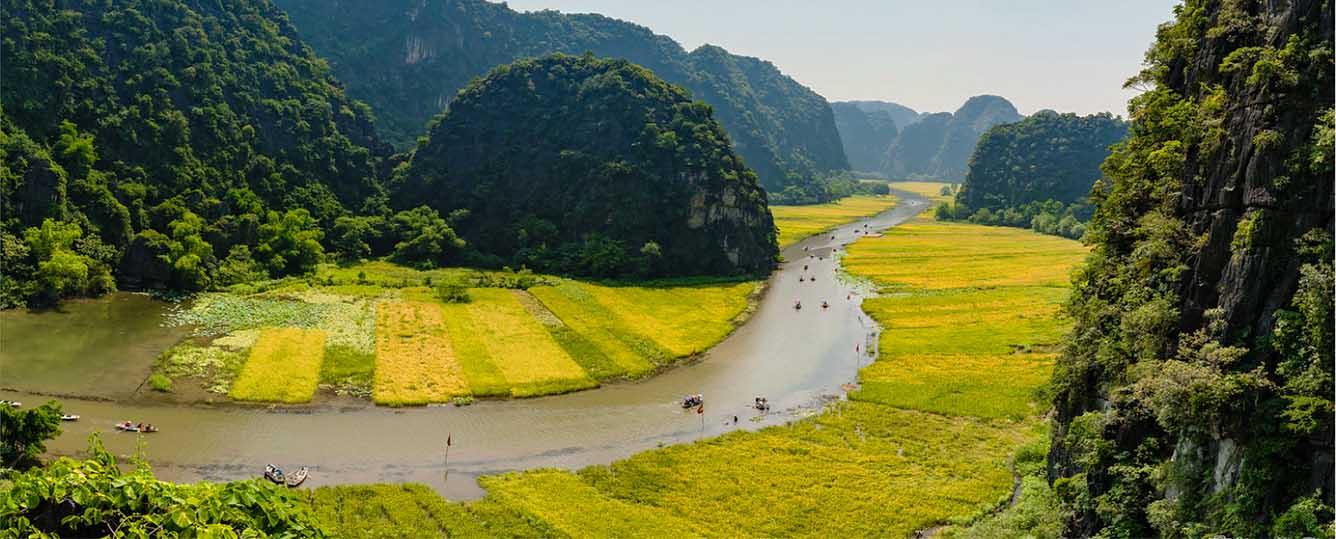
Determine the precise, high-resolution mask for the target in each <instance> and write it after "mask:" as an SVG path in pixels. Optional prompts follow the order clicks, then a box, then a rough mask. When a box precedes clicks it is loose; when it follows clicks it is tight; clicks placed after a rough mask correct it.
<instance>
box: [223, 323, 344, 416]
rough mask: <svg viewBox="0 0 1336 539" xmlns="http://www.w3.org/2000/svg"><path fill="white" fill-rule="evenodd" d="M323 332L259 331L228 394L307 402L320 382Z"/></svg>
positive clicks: (239, 398) (294, 330)
mask: <svg viewBox="0 0 1336 539" xmlns="http://www.w3.org/2000/svg"><path fill="white" fill-rule="evenodd" d="M324 356H325V333H324V332H323V331H320V330H311V329H302V328H273V329H266V330H264V331H262V332H260V336H259V339H257V340H256V341H255V344H254V345H253V346H251V349H250V356H249V357H247V358H246V364H245V365H244V366H242V368H241V374H239V375H238V376H237V379H236V381H235V382H233V384H232V390H231V392H230V393H229V395H230V396H231V397H232V398H233V399H236V400H244V401H262V402H286V403H298V402H309V401H310V400H311V397H313V396H315V389H316V386H317V384H318V383H319V382H320V366H321V362H322V361H323V360H324Z"/></svg>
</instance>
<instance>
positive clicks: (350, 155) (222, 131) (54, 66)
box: [0, 0, 389, 305]
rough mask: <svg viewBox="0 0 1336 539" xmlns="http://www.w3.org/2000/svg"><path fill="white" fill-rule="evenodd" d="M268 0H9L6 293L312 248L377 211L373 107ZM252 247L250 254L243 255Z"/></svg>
mask: <svg viewBox="0 0 1336 539" xmlns="http://www.w3.org/2000/svg"><path fill="white" fill-rule="evenodd" d="M285 21H286V18H285V17H284V15H283V13H282V12H281V11H279V10H278V9H277V8H275V7H274V6H273V5H271V4H270V3H268V2H267V1H264V0H227V1H223V2H217V1H214V2H205V1H199V0H172V1H160V0H152V1H150V0H142V1H141V0H126V1H120V2H91V3H86V2H78V3H66V2H50V1H42V0H16V1H13V2H6V3H5V4H4V6H3V16H0V24H3V29H2V35H3V49H2V51H0V53H2V54H0V55H2V56H3V58H4V62H5V65H4V76H3V77H0V100H2V101H3V103H4V109H3V123H2V124H0V152H3V154H2V155H0V199H2V201H3V205H4V208H5V211H4V212H3V219H4V221H3V248H4V253H3V267H2V268H0V270H2V273H3V275H4V277H5V278H4V280H3V289H2V290H0V292H2V294H0V295H2V296H3V297H0V300H3V301H2V302H3V303H4V304H5V305H13V304H17V303H23V302H25V301H28V300H30V299H47V300H50V299H55V298H58V297H60V296H64V295H70V294H79V293H90V292H91V293H96V292H99V291H103V290H106V289H113V288H114V286H115V283H114V282H113V280H112V273H113V271H115V272H116V273H118V277H119V278H120V279H121V280H122V281H123V282H128V283H131V284H136V285H137V284H143V285H152V286H157V285H170V286H175V287H179V288H186V289H194V288H202V287H205V286H208V285H209V284H210V283H213V282H215V279H220V278H222V274H224V273H229V272H230V274H232V275H234V276H235V275H236V274H238V273H240V274H242V275H284V274H289V273H295V272H300V271H303V270H304V269H305V268H307V267H309V266H310V265H311V264H314V263H315V262H316V261H318V260H319V258H320V256H321V246H320V244H319V242H318V240H319V238H320V236H321V230H320V228H319V227H318V226H317V225H318V224H323V225H329V224H330V223H331V222H332V220H333V219H334V218H336V217H337V216H339V215H342V214H345V213H347V212H349V211H357V210H361V209H363V208H364V207H367V206H375V205H376V204H377V203H378V201H379V203H380V204H382V205H383V201H384V197H383V190H382V188H381V186H380V185H379V183H378V182H377V181H376V177H377V172H376V171H377V167H378V166H379V163H380V161H381V159H382V157H383V156H384V155H386V154H387V153H388V151H389V148H388V146H385V145H383V144H382V143H380V142H379V141H378V140H377V138H376V135H375V133H374V130H373V128H372V124H371V115H370V111H369V109H367V108H366V107H365V106H364V105H362V104H360V103H357V102H355V101H352V100H351V99H349V98H347V97H346V96H345V95H344V93H343V91H342V90H341V89H340V87H339V85H338V83H336V82H335V81H334V79H332V78H331V77H330V75H329V73H328V72H327V68H326V66H325V63H324V62H323V61H321V60H320V59H318V58H316V57H315V55H314V54H313V53H312V52H311V50H310V49H309V48H307V47H306V46H305V45H303V44H302V42H301V41H300V40H299V39H298V38H297V36H296V32H295V31H294V30H293V29H292V27H291V26H289V25H288V24H287V23H286V22H285ZM252 248H253V250H252Z"/></svg>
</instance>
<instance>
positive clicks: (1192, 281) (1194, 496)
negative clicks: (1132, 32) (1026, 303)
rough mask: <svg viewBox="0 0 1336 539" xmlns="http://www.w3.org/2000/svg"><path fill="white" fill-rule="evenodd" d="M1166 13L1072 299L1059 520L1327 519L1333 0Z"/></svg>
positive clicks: (1251, 525)
mask: <svg viewBox="0 0 1336 539" xmlns="http://www.w3.org/2000/svg"><path fill="white" fill-rule="evenodd" d="M1175 15H1176V17H1175V20H1174V21H1173V22H1171V23H1168V24H1166V25H1164V26H1161V27H1160V29H1159V31H1158V33H1157V38H1156V40H1155V43H1154V44H1153V45H1152V46H1151V48H1150V50H1149V51H1148V52H1147V53H1146V61H1147V66H1146V68H1145V70H1144V71H1142V72H1141V73H1140V74H1139V75H1137V76H1136V77H1134V78H1133V79H1132V80H1131V81H1130V82H1129V85H1134V86H1135V87H1137V88H1138V89H1140V90H1141V91H1142V93H1141V94H1140V95H1138V96H1137V97H1135V98H1133V100H1132V104H1131V117H1132V127H1131V136H1130V138H1129V139H1128V140H1127V141H1126V142H1124V143H1122V144H1120V145H1118V146H1117V147H1115V149H1114V152H1113V155H1111V156H1110V157H1109V159H1108V160H1107V161H1105V163H1104V171H1105V173H1106V174H1107V175H1108V177H1109V181H1108V182H1106V183H1103V184H1102V185H1100V186H1099V187H1097V188H1096V189H1095V190H1094V192H1093V193H1092V197H1093V198H1094V202H1095V204H1096V208H1097V209H1096V211H1095V215H1094V219H1093V220H1092V221H1091V223H1090V229H1089V230H1088V232H1087V234H1086V237H1087V238H1088V239H1089V241H1090V242H1091V244H1092V246H1093V252H1092V254H1091V256H1090V258H1089V259H1088V260H1087V263H1086V265H1085V267H1084V268H1083V269H1082V270H1081V271H1080V272H1079V273H1078V274H1077V276H1076V278H1075V284H1076V287H1075V290H1074V293H1073V298H1072V300H1071V302H1070V304H1069V305H1068V307H1067V313H1068V314H1069V315H1070V316H1071V317H1072V318H1073V319H1074V321H1075V329H1074V331H1073V332H1072V336H1071V339H1070V341H1069V343H1068V345H1067V346H1066V347H1065V348H1064V350H1063V353H1062V355H1061V356H1060V357H1059V359H1058V368H1057V371H1056V376H1055V386H1056V395H1057V398H1056V401H1055V405H1056V408H1057V414H1056V420H1055V422H1054V426H1053V430H1052V432H1053V446H1052V448H1053V449H1052V452H1051V454H1050V458H1049V463H1050V466H1051V469H1050V477H1051V478H1053V479H1054V489H1055V491H1056V493H1057V495H1058V500H1059V502H1060V505H1061V507H1062V508H1063V509H1064V511H1065V514H1067V515H1069V516H1070V517H1071V518H1069V519H1068V522H1067V530H1066V533H1067V534H1069V535H1094V534H1099V535H1100V536H1104V537H1144V536H1155V535H1160V536H1165V537H1206V536H1235V537H1305V536H1307V537H1323V536H1326V537H1330V536H1331V533H1332V524H1331V523H1332V510H1331V506H1332V496H1333V476H1332V454H1333V442H1332V440H1333V425H1332V423H1333V413H1332V410H1333V404H1332V400H1331V399H1332V392H1333V388H1332V381H1333V372H1332V365H1333V356H1332V353H1333V340H1332V339H1333V337H1332V320H1333V305H1332V297H1333V292H1332V288H1333V270H1332V265H1331V261H1332V238H1333V230H1332V214H1333V204H1334V200H1336V197H1334V196H1333V192H1332V189H1333V183H1332V177H1333V153H1332V152H1333V145H1334V144H1333V137H1332V133H1333V127H1334V126H1333V120H1332V103H1333V85H1334V81H1333V75H1332V70H1333V67H1332V59H1331V56H1332V47H1333V18H1332V11H1331V5H1330V3H1328V2H1274V3H1267V2H1211V1H1201V0H1188V1H1187V2H1185V3H1184V4H1183V5H1181V6H1179V7H1177V8H1175Z"/></svg>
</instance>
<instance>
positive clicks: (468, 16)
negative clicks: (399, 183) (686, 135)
mask: <svg viewBox="0 0 1336 539" xmlns="http://www.w3.org/2000/svg"><path fill="white" fill-rule="evenodd" d="M276 3H277V4H278V5H279V6H280V7H282V8H283V9H284V10H286V11H287V12H288V16H289V18H290V20H291V21H292V23H293V24H294V25H295V26H296V27H297V30H298V33H299V34H301V37H302V39H303V40H305V41H306V42H308V43H310V45H311V46H312V47H313V48H314V49H315V51H316V52H317V53H318V54H320V55H321V56H322V57H324V58H326V59H328V60H329V63H330V65H331V67H332V68H333V72H334V74H335V75H336V76H337V77H338V78H339V79H340V80H342V81H344V82H345V83H346V84H347V92H348V94H349V95H350V96H352V97H354V98H357V99H360V100H363V101H365V102H366V103H368V104H369V105H370V106H371V109H372V111H373V112H374V113H375V115H376V121H377V127H378V129H379V131H380V133H381V134H382V135H383V136H384V137H385V138H386V139H387V140H388V141H389V142H391V143H393V144H395V145H396V146H397V147H399V148H400V149H405V148H408V147H410V146H411V145H412V144H413V142H414V141H415V140H416V139H417V138H418V137H420V136H422V135H424V134H425V133H426V131H427V124H428V122H429V121H430V120H431V119H432V118H434V117H435V116H437V115H439V114H440V113H441V112H442V111H443V110H444V109H445V107H446V105H447V104H448V103H449V102H450V101H451V100H452V99H454V97H455V93H456V92H458V91H459V89H460V88H462V87H463V86H464V85H465V84H467V83H468V82H469V80H471V79H473V78H475V77H478V76H481V75H483V74H485V73H487V71H488V70H490V69H491V68H493V67H495V66H497V65H501V64H506V63H509V62H511V61H513V60H515V59H518V58H524V57H532V56H541V55H544V54H548V53H552V52H564V53H567V54H576V55H579V54H583V53H585V52H592V53H593V54H595V55H597V56H606V57H613V58H624V59H627V60H630V61H631V62H634V63H636V64H639V65H641V66H644V67H646V68H649V69H650V70H651V71H653V72H654V73H655V74H656V75H658V76H659V77H660V78H662V79H663V80H665V81H667V82H670V83H672V84H676V85H678V86H682V87H684V88H686V89H687V90H689V91H690V92H691V94H692V97H694V98H695V99H700V100H702V101H704V102H705V103H707V104H709V105H711V106H712V107H713V108H714V113H715V117H716V118H717V119H718V120H719V122H720V123H721V124H722V125H723V126H724V127H725V129H726V130H727V131H728V135H729V138H730V139H731V141H732V143H733V146H734V148H735V149H736V150H737V153H738V154H739V155H741V157H742V158H743V161H744V162H745V163H746V164H747V166H749V167H751V168H752V169H753V170H755V171H756V173H757V175H758V176H759V177H760V179H761V183H762V185H764V186H765V187H766V189H768V190H771V191H779V190H782V189H783V188H784V187H786V186H788V185H793V184H802V183H805V182H812V181H815V180H814V177H815V176H817V175H820V174H823V173H825V172H827V171H834V170H842V169H846V168H848V166H849V163H848V160H847V159H846V158H845V153H844V148H843V146H842V145H841V143H840V135H839V131H838V130H837V129H836V127H835V120H834V116H833V114H832V112H831V109H830V105H829V103H828V102H827V101H826V100H825V98H823V97H821V96H820V95H818V94H817V93H816V92H813V91H812V90H810V89H808V88H807V87H805V86H803V85H801V84H799V83H798V82H796V81H794V80H793V79H791V78H789V77H788V76H785V75H784V74H783V73H781V72H780V71H779V69H778V68H776V67H775V66H774V65H773V64H771V63H770V62H766V61H764V60H760V59H757V58H751V57H746V56H738V55H734V54H730V53H729V52H728V51H725V50H724V49H721V48H719V47H715V46H710V45H706V46H702V47H700V48H698V49H696V50H694V51H691V52H687V51H686V50H685V49H683V48H682V46H681V45H679V44H678V43H677V42H676V41H673V40H672V39H670V38H668V37H666V36H663V35H658V34H655V33H654V32H652V31H651V30H650V29H648V28H645V27H643V26H638V25H635V24H632V23H629V22H625V21H620V20H617V19H612V18H608V17H604V16H602V15H592V14H591V15H586V14H578V15H571V14H563V13H558V12H555V11H542V12H533V13H520V12H517V11H515V10H512V9H510V8H509V7H507V6H506V5H505V4H494V3H490V2H485V1H482V0H388V1H381V2H364V1H357V2H350V1H345V0H277V2H276Z"/></svg>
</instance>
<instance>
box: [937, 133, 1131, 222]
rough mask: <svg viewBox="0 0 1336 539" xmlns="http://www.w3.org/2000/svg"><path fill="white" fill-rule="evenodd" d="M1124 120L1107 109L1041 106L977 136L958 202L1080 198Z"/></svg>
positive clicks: (974, 206)
mask: <svg viewBox="0 0 1336 539" xmlns="http://www.w3.org/2000/svg"><path fill="white" fill-rule="evenodd" d="M1126 136H1127V124H1126V123H1125V122H1123V121H1122V120H1121V119H1118V118H1115V117H1113V115H1111V114H1109V113H1102V114H1096V115H1091V116H1077V115H1075V114H1070V113H1068V114H1058V113H1056V112H1053V111H1041V112H1038V113H1035V114H1034V115H1032V116H1030V117H1028V118H1025V119H1024V120H1021V121H1019V122H1016V123H1010V124H1002V125H997V126H994V127H993V128H992V129H989V130H988V131H987V132H986V133H984V135H983V137H982V138H980V139H979V144H978V145H977V146H976V147H975V149H974V155H973V157H971V158H970V162H969V172H968V173H967V174H966V175H965V183H964V184H962V185H961V186H960V192H959V194H957V195H956V203H958V204H962V205H964V206H965V207H968V208H969V209H970V210H980V209H984V208H987V209H989V210H993V211H998V210H1001V209H1004V208H1009V207H1013V206H1020V205H1022V204H1027V203H1030V202H1042V201H1045V200H1056V201H1058V202H1061V203H1063V204H1071V203H1073V202H1083V201H1085V199H1086V197H1087V196H1088V195H1089V194H1090V188H1091V187H1092V186H1094V185H1095V180H1098V179H1099V177H1100V174H1101V173H1100V170H1099V165H1100V163H1103V162H1104V159H1105V158H1107V157H1108V156H1109V147H1110V146H1112V145H1113V144H1114V143H1116V142H1118V141H1120V140H1122V139H1123V138H1124V137H1126Z"/></svg>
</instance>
